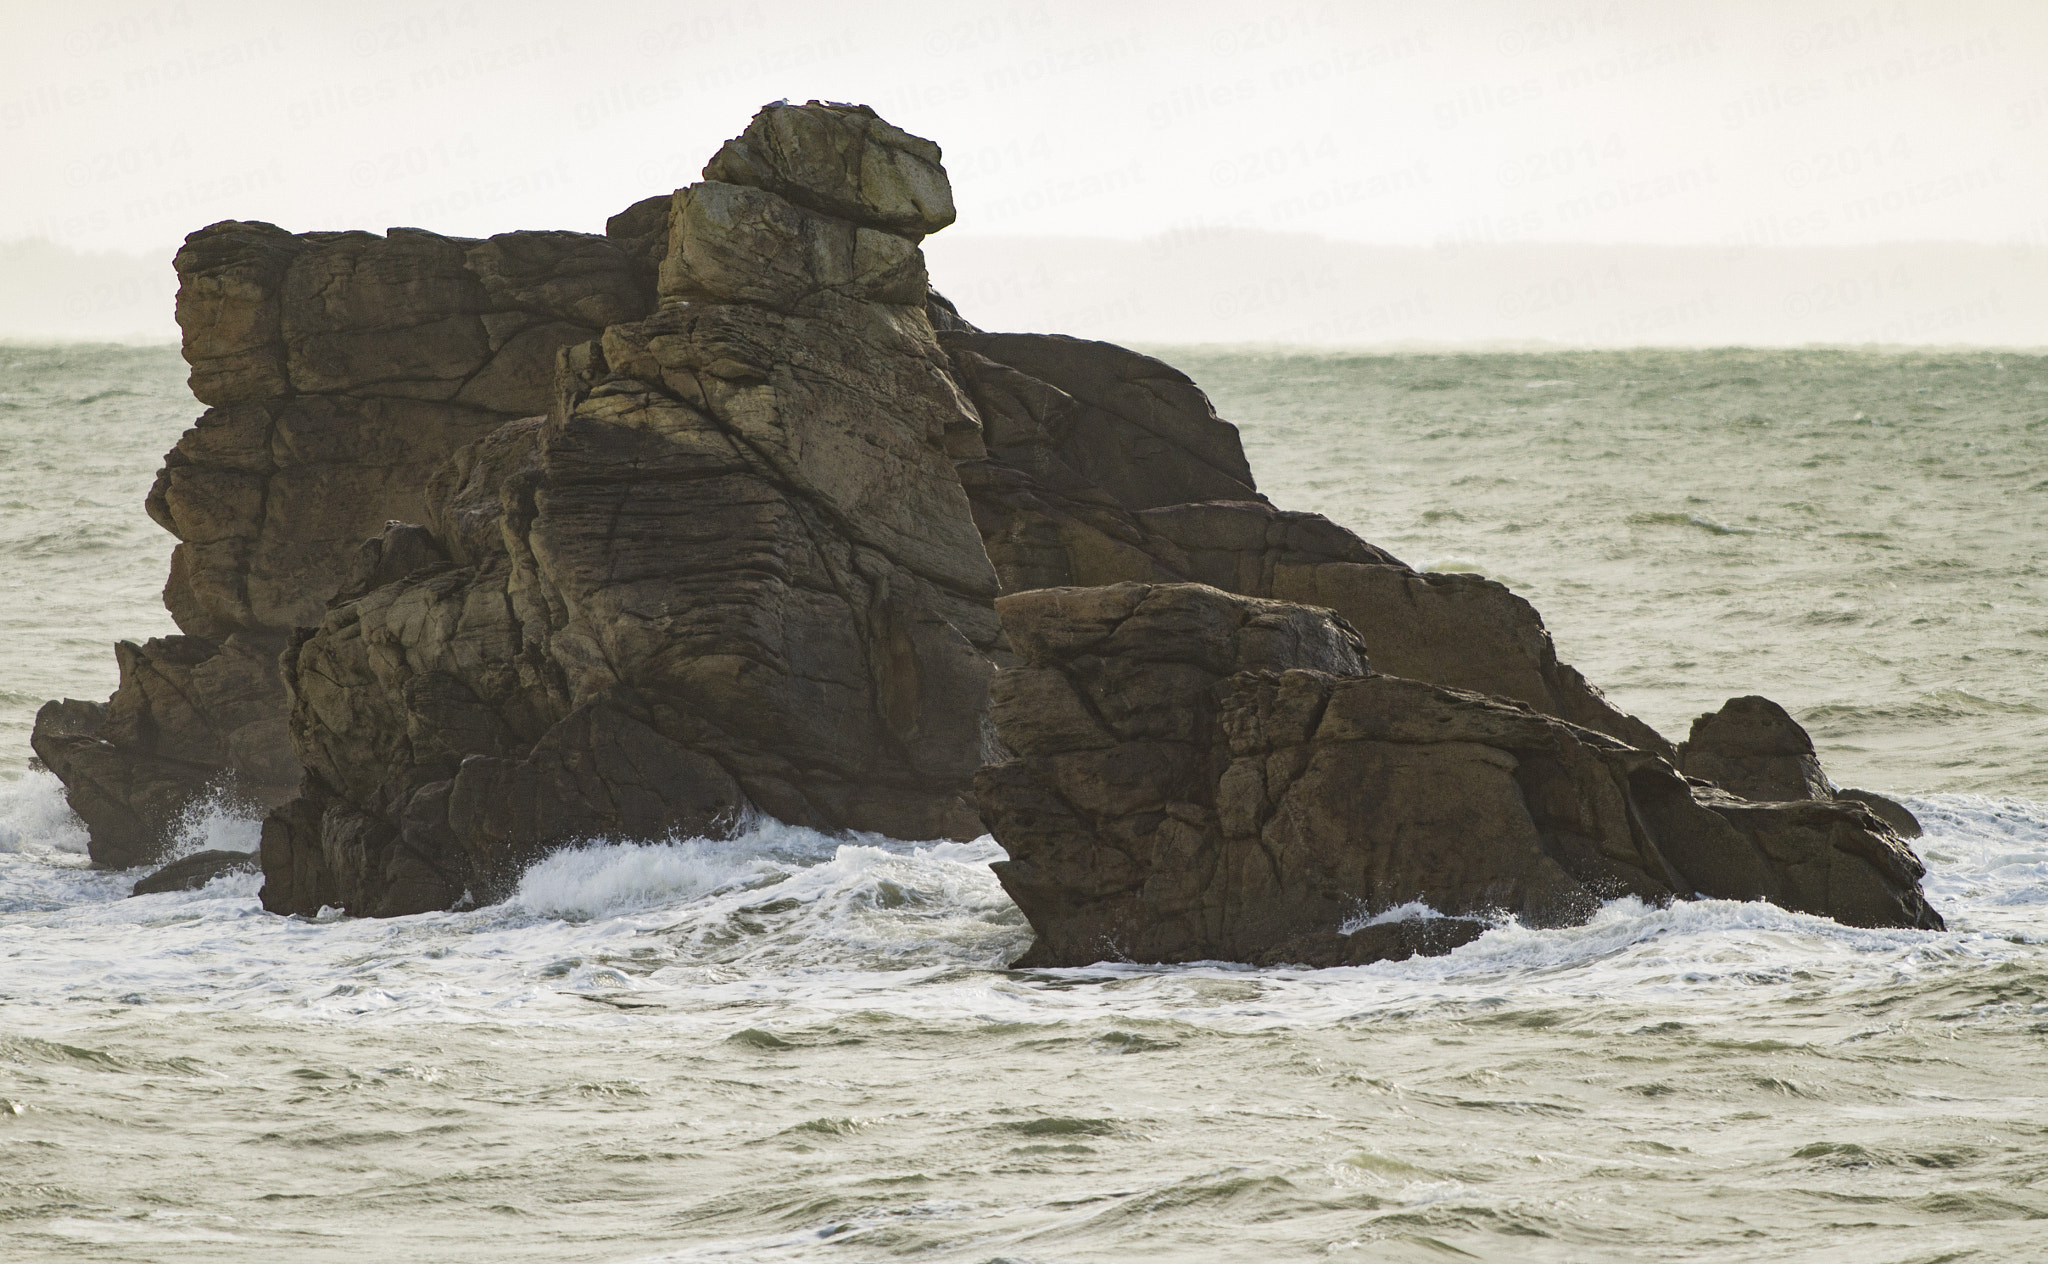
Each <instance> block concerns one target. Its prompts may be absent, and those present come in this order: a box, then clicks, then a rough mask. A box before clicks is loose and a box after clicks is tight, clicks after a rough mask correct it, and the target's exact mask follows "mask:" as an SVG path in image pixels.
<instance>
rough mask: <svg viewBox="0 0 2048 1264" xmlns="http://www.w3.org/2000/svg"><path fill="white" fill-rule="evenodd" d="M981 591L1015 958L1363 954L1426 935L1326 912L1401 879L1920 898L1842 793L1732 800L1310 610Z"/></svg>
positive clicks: (1486, 885) (1506, 889)
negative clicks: (1405, 670)
mask: <svg viewBox="0 0 2048 1264" xmlns="http://www.w3.org/2000/svg"><path fill="white" fill-rule="evenodd" d="M997 607H998V609H999V611H1000V612H1001V614H1002V616H1003V621H1004V626H1005V628H1006V630H1007V631H1008V632H1009V635H1010V640H1011V644H1012V646H1013V647H1014V649H1015V650H1016V651H1017V653H1018V654H1019V655H1020V656H1021V658H1022V659H1023V665H1022V666H1019V667H1016V668H1011V669H1008V670H1005V671H1003V672H1001V673H1000V674H999V675H998V676H997V677H996V680H995V683H994V686H993V700H994V705H993V712H992V714H993V716H994V719H995V722H996V726H997V729H998V731H999V733H1000V734H1001V736H1002V738H1003V740H1004V742H1005V744H1006V745H1007V746H1008V747H1009V748H1010V750H1011V751H1012V752H1013V753H1014V755H1015V758H1013V759H1011V760H1009V761H1007V762H1004V763H1001V764H997V765H994V766H992V767H990V768H987V769H984V770H983V771H982V773H981V774H980V775H979V777H978V778H977V780H976V790H977V794H978V796H979V800H980V804H981V809H982V813H983V819H984V820H985V821H986V822H987V823H988V825H989V827H990V829H991V831H992V832H993V833H994V834H995V836H996V839H997V841H998V842H1000V843H1002V844H1003V846H1004V848H1005V850H1007V851H1008V852H1009V857H1010V858H1009V859H1008V860H1007V861H1003V862H999V863H998V864H997V865H996V872H997V874H998V876H999V877H1000V879H1001V880H1002V882H1003V885H1004V888H1005V889H1006V890H1007V891H1009V892H1010V895H1011V897H1012V898H1013V899H1015V900H1016V901H1017V903H1018V905H1019V907H1021V908H1022V909H1023V910H1024V913H1025V916H1026V917H1027V918H1028V919H1029V920H1030V921H1031V923H1032V926H1033V928H1034V929H1035V930H1036V931H1037V932H1038V941H1037V943H1036V944H1035V946H1034V947H1033V948H1032V949H1031V951H1030V952H1029V953H1027V954H1026V955H1025V956H1024V958H1022V959H1021V961H1020V963H1019V964H1021V965H1025V966H1054V965H1084V964H1087V963H1089V962H1092V961H1096V960H1101V959H1104V958H1123V959H1129V960H1138V961H1193V960H1204V959H1212V958H1220V959H1226V960H1239V961H1255V962H1256V961H1276V960H1297V961H1303V962H1305V963H1306V964H1311V965H1325V964H1339V963H1356V962H1358V961H1360V960H1364V959H1368V958H1370V957H1371V956H1372V954H1373V953H1377V952H1408V951H1415V950H1420V949H1424V948H1428V947H1430V946H1431V943H1430V942H1428V941H1426V939H1423V938H1410V939H1403V938H1401V937H1400V936H1398V935H1392V934H1391V933H1388V934H1382V935H1379V936H1377V937H1375V938H1373V939H1371V940H1368V941H1357V942H1354V941H1353V939H1352V938H1351V937H1349V936H1347V935H1345V934H1344V930H1345V928H1346V927H1347V926H1348V927H1351V928H1352V929H1354V930H1356V929H1359V928H1362V927H1364V926H1367V925H1369V924H1370V923H1371V920H1372V917H1373V915H1375V914H1384V913H1387V912H1389V911H1391V910H1395V909H1398V908H1400V907H1402V906H1404V905H1407V904H1410V903H1415V902H1422V903H1426V904H1428V905H1429V906H1430V907H1432V908H1434V909H1435V910H1437V911H1438V912H1441V913H1444V914H1448V915H1450V916H1451V917H1453V918H1462V919H1465V920H1466V921H1476V920H1484V919H1486V918H1488V917H1491V916H1498V915H1500V914H1502V913H1508V914H1513V915H1514V916H1516V917H1519V918H1520V919H1521V920H1522V921H1524V922H1525V923H1527V924H1532V925H1559V924H1566V923H1570V922H1575V921H1581V920H1583V919H1584V918H1585V917H1587V916H1588V915H1590V914H1591V913H1592V911H1593V910H1594V909H1595V908H1597V907H1598V905H1599V903H1600V902H1601V901H1603V900H1606V899H1611V898H1614V897H1617V896H1622V895H1633V896H1636V897H1638V898H1641V899H1645V900H1662V899H1670V898H1674V897H1694V896H1706V897H1714V898H1724V899H1769V900H1773V901H1776V902H1777V903H1780V904H1782V905H1784V906H1785V907H1788V908H1793V909H1797V910H1800V911H1804V912H1811V913H1819V914H1823V915H1826V916H1832V917H1835V918H1837V919H1838V920H1841V921H1845V922H1848V923H1851V924H1854V925H1866V926H1891V925H1905V926H1930V927H1939V925H1940V918H1939V917H1938V916H1937V915H1936V914H1935V913H1934V912H1933V911H1932V910H1931V909H1929V908H1928V907H1927V905H1926V903H1925V901H1924V900H1923V899H1922V898H1921V896H1920V892H1919V888H1918V878H1919V875H1920V868H1919V863H1918V861H1917V859H1915V858H1914V857H1913V855H1912V852H1911V851H1910V850H1909V849H1907V848H1906V847H1905V845H1904V844H1903V843H1901V842H1899V841H1898V839H1897V838H1896V837H1895V836H1893V835H1892V833H1891V832H1890V831H1889V830H1888V829H1887V828H1886V827H1885V826H1883V825H1882V824H1881V823H1880V822H1879V821H1878V820H1877V819H1876V818H1875V817H1873V816H1871V815H1869V814H1868V813H1867V812H1865V811H1864V810H1863V809H1861V808H1859V807H1852V806H1850V805H1846V804H1796V805H1793V804H1751V803H1743V802H1740V801H1738V800H1735V799H1734V798H1733V797H1731V796H1728V795H1725V794H1722V793H1721V792H1719V791H1716V790H1713V789H1712V788H1707V787H1694V786H1691V785H1689V784H1688V783H1687V782H1686V781H1685V779H1684V778H1683V777H1681V776H1680V775H1679V774H1678V773H1677V772H1676V771H1675V770H1673V769H1672V768H1671V767H1670V766H1669V765H1668V764H1667V763H1666V762H1665V761H1663V760H1662V759H1660V758H1659V757H1657V756H1655V755H1652V754H1649V753H1646V752H1643V751H1639V750H1636V749H1634V748H1631V747H1628V746H1626V745H1624V744H1622V743H1620V742H1618V741H1615V740H1613V739H1612V738H1609V737H1607V736H1605V735H1603V734H1600V733H1597V732H1595V731H1593V730H1590V729H1585V728H1581V727H1579V726H1576V725H1572V724H1568V723H1565V722H1563V721H1560V720H1557V719H1555V718H1553V717H1550V716H1546V715H1542V714H1540V713H1538V712H1536V711H1535V710H1533V709H1531V708H1529V707H1527V706H1526V705H1516V704H1511V703H1507V702H1503V701H1501V700H1499V699H1496V698H1488V697H1483V696H1481V695H1478V694H1475V693H1468V692H1463V691H1458V690H1451V689H1445V688H1442V687H1439V686H1436V685H1432V684H1428V683H1425V682H1421V681H1415V680H1404V679H1399V678H1395V677H1391V676H1379V675H1366V674H1364V673H1365V663H1364V658H1363V653H1362V650H1363V645H1362V643H1361V642H1360V640H1359V638H1358V636H1357V634H1356V633H1355V632H1354V631H1353V630H1352V629H1351V628H1350V627H1349V625H1348V624H1346V623H1344V622H1343V621H1342V620H1341V619H1339V618H1338V617H1336V616H1335V615H1333V614H1332V613H1331V612H1329V611H1326V610H1319V609H1315V608H1311V607H1306V606H1301V605H1296V604H1293V603H1285V602H1277V601H1265V600H1258V599H1253V598H1247V597H1242V596H1236V595H1232V594H1227V593H1224V592H1221V591H1219V590H1216V589H1213V588H1209V587H1206V586H1201V585H1190V584H1164V585H1139V584H1122V585H1116V586H1112V587H1106V588H1092V589H1061V590H1044V591H1034V592H1026V593H1021V594H1013V595H1010V596H1006V597H1003V598H1001V599H1000V600H999V601H998V603H997ZM1380 924H1381V925H1387V924H1390V923H1385V922H1382V923H1380ZM1454 931H1455V933H1453V932H1454ZM1468 931H1469V927H1466V928H1446V929H1445V931H1444V932H1443V934H1442V937H1441V939H1440V940H1439V941H1438V945H1437V946H1438V947H1439V949H1443V948H1448V947H1449V946H1452V945H1454V944H1455V943H1456V942H1460V941H1461V940H1460V936H1464V937H1469V934H1468V933H1467V932H1468Z"/></svg>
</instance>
